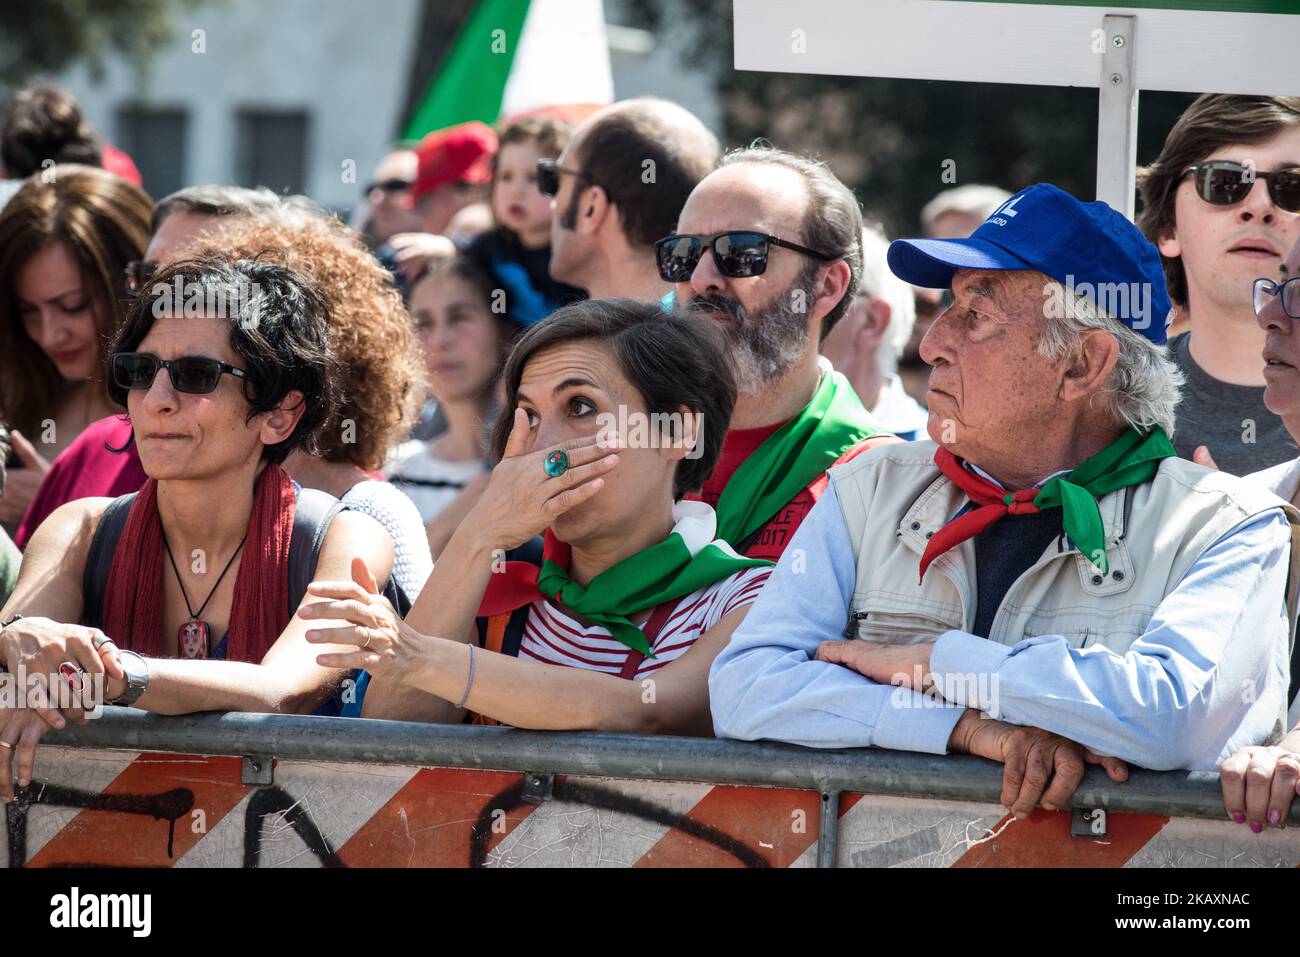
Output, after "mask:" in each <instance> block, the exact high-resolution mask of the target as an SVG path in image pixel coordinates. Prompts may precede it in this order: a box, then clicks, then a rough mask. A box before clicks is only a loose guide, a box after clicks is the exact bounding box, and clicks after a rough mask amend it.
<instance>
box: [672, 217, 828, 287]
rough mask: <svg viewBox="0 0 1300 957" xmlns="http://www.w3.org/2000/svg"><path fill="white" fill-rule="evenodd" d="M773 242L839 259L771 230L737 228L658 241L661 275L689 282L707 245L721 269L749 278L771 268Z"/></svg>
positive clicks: (734, 276)
mask: <svg viewBox="0 0 1300 957" xmlns="http://www.w3.org/2000/svg"><path fill="white" fill-rule="evenodd" d="M769 245H771V246H780V247H781V248H783V249H793V250H794V251H795V252H797V253H803V254H804V255H805V256H811V257H813V258H814V259H820V260H822V262H830V261H831V260H833V259H836V258H838V257H836V256H830V255H827V254H826V253H819V252H818V251H817V250H815V249H809V248H808V247H807V246H800V245H799V244H798V243H792V242H790V241H789V240H785V239H778V238H777V237H775V236H769V235H768V234H767V233H755V232H750V231H748V230H744V229H733V230H729V231H728V232H725V233H715V234H714V235H712V236H689V235H686V234H675V235H672V236H665V237H664V238H663V239H661V240H659V242H657V243H655V260H656V262H658V264H659V275H660V276H661V277H662V278H663V280H664V281H665V282H674V283H676V282H689V281H690V278H691V274H692V273H694V272H695V267H696V266H698V265H699V264H700V260H701V259H703V258H704V250H705V248H706V247H707V248H709V249H710V250H712V252H713V261H714V262H715V263H716V264H717V266H718V272H720V273H722V275H724V276H726V277H728V278H729V279H746V278H748V277H750V276H761V275H763V273H764V272H766V271H767V251H768V250H767V247H768V246H769Z"/></svg>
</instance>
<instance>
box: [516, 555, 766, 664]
mask: <svg viewBox="0 0 1300 957" xmlns="http://www.w3.org/2000/svg"><path fill="white" fill-rule="evenodd" d="M771 571H772V569H771V568H770V567H766V566H765V567H762V568H745V569H742V570H741V571H738V572H736V573H735V574H734V575H731V576H729V577H727V578H724V579H722V581H720V582H717V583H715V584H713V585H710V586H709V587H707V588H701V589H700V590H698V591H694V592H691V593H690V594H689V595H686V596H684V597H683V598H682V599H681V600H680V601H678V603H677V607H676V608H675V609H673V613H672V615H671V616H670V617H669V619H668V621H666V622H665V623H664V626H663V628H661V629H660V631H659V636H658V638H657V639H656V640H655V643H654V645H653V646H652V647H651V651H653V652H654V654H655V657H654V658H651V657H649V656H647V657H646V658H645V660H644V661H642V662H641V666H640V667H639V668H638V669H637V673H636V677H638V678H640V677H642V676H644V675H650V674H654V673H655V672H656V671H658V670H659V669H660V668H662V667H663V666H664V665H666V664H668V662H670V661H673V660H674V659H676V658H680V657H681V656H682V655H683V654H685V653H686V652H687V651H689V650H690V648H691V646H692V645H693V644H695V640H696V639H697V638H699V637H700V635H702V634H704V633H705V632H706V631H708V630H709V629H710V628H712V627H713V626H714V625H716V624H717V623H718V621H719V620H721V619H722V618H723V617H724V616H725V615H728V614H730V613H731V612H733V611H735V610H736V609H737V608H743V607H744V606H745V605H748V604H749V603H750V602H752V601H753V600H754V599H755V598H757V597H758V593H759V590H760V589H761V588H762V587H763V583H764V582H765V581H767V576H768V575H769V574H771ZM643 627H644V623H643ZM628 651H629V649H628V647H627V645H625V644H623V643H622V642H621V641H619V640H618V639H617V638H614V637H613V636H612V635H610V633H609V631H608V630H606V629H605V628H602V627H601V626H599V625H595V624H590V625H589V624H584V623H582V622H580V621H578V620H576V619H574V618H572V617H570V616H569V615H568V614H567V613H566V612H565V611H564V610H563V609H560V608H557V607H556V606H555V605H552V604H551V603H550V602H549V601H546V600H545V599H541V600H538V601H535V602H533V604H532V606H531V607H530V608H529V611H528V621H527V623H526V624H525V626H524V634H523V637H522V639H521V640H520V642H519V657H520V658H531V659H532V660H534V661H541V662H545V663H546V664H551V665H565V666H567V667H570V668H586V669H587V670H589V671H603V672H606V673H607V674H613V675H616V674H618V673H619V672H621V671H622V670H623V664H624V662H626V661H627V656H628Z"/></svg>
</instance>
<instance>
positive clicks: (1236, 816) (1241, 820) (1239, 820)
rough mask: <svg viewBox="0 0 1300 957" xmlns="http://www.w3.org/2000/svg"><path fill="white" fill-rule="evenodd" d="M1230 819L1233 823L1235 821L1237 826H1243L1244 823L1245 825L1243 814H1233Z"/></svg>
mask: <svg viewBox="0 0 1300 957" xmlns="http://www.w3.org/2000/svg"><path fill="white" fill-rule="evenodd" d="M1232 819H1233V820H1234V821H1236V822H1237V823H1238V824H1245V823H1246V815H1244V814H1240V813H1238V814H1233V815H1232Z"/></svg>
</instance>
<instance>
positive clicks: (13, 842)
mask: <svg viewBox="0 0 1300 957" xmlns="http://www.w3.org/2000/svg"><path fill="white" fill-rule="evenodd" d="M14 797H15V798H16V800H14V801H11V802H9V803H8V804H6V805H5V823H6V824H7V830H8V835H9V866H10V867H22V866H23V865H24V864H26V863H27V815H28V814H29V813H30V811H31V809H32V808H33V807H35V806H36V805H38V804H47V805H50V806H51V807H77V808H82V809H83V810H87V811H109V812H112V813H116V814H145V815H148V816H149V817H152V818H154V819H155V820H160V821H163V820H165V821H166V822H167V856H168V857H171V856H172V846H173V839H174V838H175V836H176V822H177V820H179V819H180V818H182V817H184V816H185V815H186V814H188V813H190V811H191V810H192V809H193V807H194V792H193V791H191V790H190V789H189V788H173V789H172V790H170V791H163V792H162V793H160V794H96V793H95V792H93V791H80V790H78V789H76V788H65V787H63V786H61V785H58V784H42V783H40V782H38V781H33V782H32V783H31V784H29V785H28V786H27V787H25V788H18V789H17V790H16V792H15V794H14Z"/></svg>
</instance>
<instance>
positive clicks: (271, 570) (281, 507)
mask: <svg viewBox="0 0 1300 957" xmlns="http://www.w3.org/2000/svg"><path fill="white" fill-rule="evenodd" d="M296 506H297V499H296V497H295V496H294V492H293V481H292V480H291V479H290V478H289V473H288V472H286V471H285V470H284V469H282V468H280V466H278V465H274V464H272V465H268V466H267V467H266V468H264V469H263V470H262V474H261V475H260V476H258V479H257V484H256V486H254V489H253V513H252V515H251V516H250V517H249V523H248V540H247V541H246V542H245V543H244V554H243V558H242V559H241V560H240V564H239V573H238V574H237V575H236V576H235V598H234V602H233V603H232V605H231V609H230V628H229V630H228V633H227V634H228V637H227V639H226V660H227V661H245V662H253V663H257V662H260V661H261V660H262V658H263V657H265V655H266V652H267V651H268V650H269V649H270V647H271V645H273V644H275V641H276V639H277V638H279V637H280V632H282V631H284V629H285V626H286V625H288V623H289V614H290V613H289V543H290V541H291V539H292V538H293V513H294V509H295V507H296ZM165 568H166V558H165V556H164V555H163V538H162V522H161V521H160V520H159V518H158V483H157V482H155V481H154V480H153V479H149V480H148V481H147V482H145V483H144V485H143V486H142V487H141V488H140V492H139V494H138V495H137V496H136V498H135V501H134V502H133V503H132V504H131V511H130V513H129V514H128V515H127V518H126V526H125V527H124V528H123V529H122V537H121V538H120V539H119V540H118V543H117V550H116V551H115V552H114V554H113V564H112V566H111V567H110V568H109V572H108V581H107V583H106V584H105V587H104V611H103V621H104V632H105V633H106V634H107V635H108V636H109V637H111V638H112V639H113V640H114V641H115V642H116V643H117V644H118V646H119V647H120V648H125V649H127V650H129V651H134V652H136V653H137V654H141V655H144V656H145V657H151V658H161V657H163V655H164V641H163V572H164V570H165ZM202 597H203V596H199V598H200V600H202ZM213 640H214V641H220V638H219V637H217V636H215V635H214V636H213Z"/></svg>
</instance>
